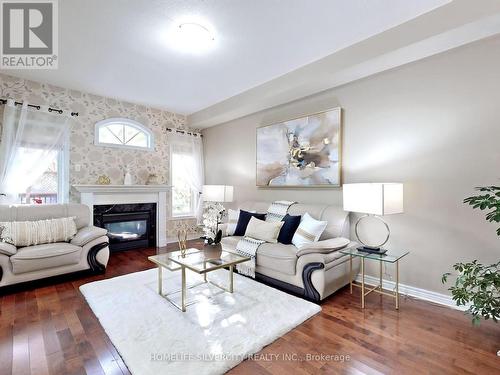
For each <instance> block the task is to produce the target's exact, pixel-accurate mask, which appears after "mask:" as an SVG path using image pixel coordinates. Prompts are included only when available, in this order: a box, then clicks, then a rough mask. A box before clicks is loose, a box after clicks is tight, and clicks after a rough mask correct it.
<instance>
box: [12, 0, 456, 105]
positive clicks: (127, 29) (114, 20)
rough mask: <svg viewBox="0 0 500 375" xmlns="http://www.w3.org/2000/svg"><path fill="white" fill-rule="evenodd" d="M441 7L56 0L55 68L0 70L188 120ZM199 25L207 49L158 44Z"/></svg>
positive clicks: (364, 1)
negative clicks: (208, 29) (194, 22)
mask: <svg viewBox="0 0 500 375" xmlns="http://www.w3.org/2000/svg"><path fill="white" fill-rule="evenodd" d="M445 3H448V0H404V1H402V0H205V1H203V0H105V1H103V0H64V1H60V2H59V20H60V23H59V30H60V32H59V34H60V35H59V55H60V58H59V69H58V70H54V71H50V70H22V71H13V70H9V71H4V73H7V74H12V75H16V76H19V77H24V78H28V79H33V80H38V81H42V82H48V83H51V84H54V85H59V86H63V87H67V88H71V89H77V90H82V91H87V92H90V93H94V94H98V95H103V96H108V97H113V98H118V99H122V100H128V101H131V102H135V103H141V104H148V105H151V106H154V107H158V108H164V109H168V110H171V111H173V112H177V113H182V114H190V113H193V112H196V111H199V110H201V109H204V108H206V107H209V106H211V105H213V104H216V103H218V102H221V101H223V100H225V99H227V98H230V97H232V96H234V95H237V94H239V93H241V92H244V91H246V90H248V89H251V88H253V87H255V86H258V85H260V84H262V83H264V82H267V81H269V80H272V79H274V78H276V77H278V76H281V75H283V74H285V73H287V72H290V71H292V70H295V69H297V68H299V67H301V66H304V65H306V64H308V63H311V62H313V61H316V60H318V59H321V58H323V57H325V56H327V55H330V54H332V53H334V52H335V51H338V50H340V49H342V48H345V47H348V46H350V45H352V44H354V43H356V42H359V41H361V40H364V39H366V38H368V37H370V36H373V35H376V34H378V33H381V32H383V31H385V30H387V29H389V28H392V27H394V26H397V25H399V24H401V23H403V22H406V21H408V20H410V19H413V18H415V17H417V16H419V15H421V14H422V13H425V12H428V11H430V10H432V9H434V8H436V7H438V6H441V5H444V4H445ZM186 16H193V17H198V18H202V19H205V20H206V21H207V22H208V23H209V24H210V25H211V26H212V27H213V30H214V33H215V38H216V39H215V45H214V48H213V49H212V50H211V51H208V52H205V53H203V54H198V55H193V54H185V53H179V52H178V51H175V50H173V49H171V48H170V47H169V45H168V43H167V41H166V40H165V34H166V32H167V30H168V29H169V28H171V27H172V26H174V25H175V21H176V20H178V19H181V18H185V17H186Z"/></svg>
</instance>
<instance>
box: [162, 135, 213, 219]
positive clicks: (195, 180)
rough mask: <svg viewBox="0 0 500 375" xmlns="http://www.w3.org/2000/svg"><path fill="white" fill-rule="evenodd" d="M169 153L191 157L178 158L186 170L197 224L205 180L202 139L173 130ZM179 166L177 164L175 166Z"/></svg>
mask: <svg viewBox="0 0 500 375" xmlns="http://www.w3.org/2000/svg"><path fill="white" fill-rule="evenodd" d="M169 143H170V150H171V153H174V152H175V153H178V154H184V155H187V156H191V157H186V158H180V159H177V160H180V162H181V163H183V165H182V166H181V167H182V168H183V170H185V171H187V172H188V173H186V177H187V179H188V182H189V185H190V186H191V189H192V191H193V192H194V199H195V201H194V214H195V217H196V221H197V223H198V224H201V222H202V216H203V199H202V196H201V194H202V190H203V184H204V181H205V172H204V168H205V166H204V160H203V141H202V138H201V137H200V136H196V137H195V136H193V135H189V134H183V133H178V132H175V131H173V132H172V134H169ZM176 167H179V166H176Z"/></svg>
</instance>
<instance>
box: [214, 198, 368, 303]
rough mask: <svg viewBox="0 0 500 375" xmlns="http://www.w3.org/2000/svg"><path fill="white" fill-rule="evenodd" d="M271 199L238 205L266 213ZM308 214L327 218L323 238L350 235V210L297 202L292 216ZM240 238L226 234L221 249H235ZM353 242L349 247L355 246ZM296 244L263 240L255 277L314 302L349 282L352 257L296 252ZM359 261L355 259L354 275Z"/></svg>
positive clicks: (291, 210)
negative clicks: (265, 241)
mask: <svg viewBox="0 0 500 375" xmlns="http://www.w3.org/2000/svg"><path fill="white" fill-rule="evenodd" d="M269 205H270V202H245V203H243V204H241V205H239V206H238V208H239V209H243V210H245V211H256V212H262V213H265V212H266V211H267V209H268V208H269ZM306 212H307V213H309V214H310V215H311V216H312V217H313V218H315V219H317V220H323V221H328V226H327V227H326V229H325V231H324V232H323V234H322V236H321V238H320V240H326V239H330V238H335V237H345V238H349V213H348V212H345V211H343V210H342V209H341V208H339V207H337V206H331V205H323V204H294V205H292V206H291V207H290V209H289V211H288V213H289V214H290V215H304V214H305V213H306ZM240 238H241V237H238V236H229V237H227V236H226V237H224V238H223V239H222V241H221V245H222V249H223V250H227V251H235V248H236V244H237V243H238V241H239V240H240ZM355 245H356V244H355V243H354V242H351V243H350V244H349V245H348V246H347V247H350V246H355ZM298 252H299V250H298V249H297V248H296V247H295V246H294V245H283V244H280V243H277V244H272V243H264V244H262V245H260V247H259V249H258V251H257V257H256V268H255V271H256V279H257V280H260V281H262V282H264V283H266V284H270V285H273V286H276V287H278V288H280V289H284V290H286V291H289V292H291V293H294V294H296V295H299V296H302V297H304V298H306V299H309V300H312V301H316V302H318V301H321V300H323V299H325V298H326V297H328V296H329V295H331V294H332V293H334V292H335V291H337V290H338V289H340V288H342V287H343V286H345V285H347V284H348V283H349V256H347V255H343V254H341V253H340V252H339V251H338V250H337V251H328V250H327V251H324V250H323V251H321V252H320V251H318V252H310V253H308V254H304V255H300V253H299V256H298V255H297V253H298ZM358 270H359V262H358V261H357V260H356V259H354V260H353V275H354V276H353V277H355V275H357V273H358Z"/></svg>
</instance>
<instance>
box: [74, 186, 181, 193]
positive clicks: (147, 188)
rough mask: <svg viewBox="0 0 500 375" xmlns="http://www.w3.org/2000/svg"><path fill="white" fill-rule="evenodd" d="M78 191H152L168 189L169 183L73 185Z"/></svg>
mask: <svg viewBox="0 0 500 375" xmlns="http://www.w3.org/2000/svg"><path fill="white" fill-rule="evenodd" d="M73 187H74V188H75V190H76V191H78V192H80V193H152V192H160V191H169V190H170V189H171V188H172V186H170V185H73Z"/></svg>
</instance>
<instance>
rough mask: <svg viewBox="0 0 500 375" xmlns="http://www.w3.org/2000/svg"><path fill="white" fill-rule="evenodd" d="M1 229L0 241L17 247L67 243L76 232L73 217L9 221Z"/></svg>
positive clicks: (0, 224) (2, 224)
mask: <svg viewBox="0 0 500 375" xmlns="http://www.w3.org/2000/svg"><path fill="white" fill-rule="evenodd" d="M0 226H1V227H3V228H4V229H3V231H2V233H1V238H0V240H1V241H3V242H7V243H10V244H12V245H14V246H17V247H24V246H32V245H40V244H46V243H53V242H68V241H69V240H71V239H72V238H73V237H74V235H75V234H76V232H77V229H76V224H75V217H61V218H58V219H47V220H37V221H10V222H3V223H0Z"/></svg>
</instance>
